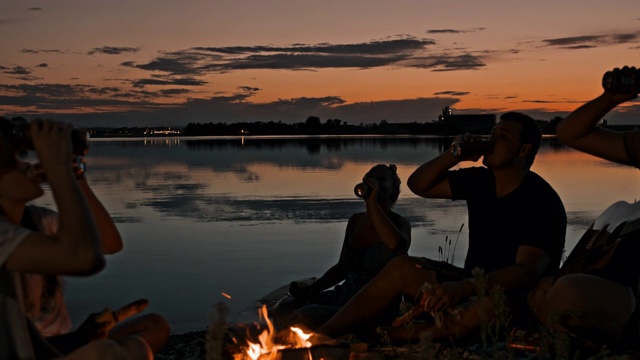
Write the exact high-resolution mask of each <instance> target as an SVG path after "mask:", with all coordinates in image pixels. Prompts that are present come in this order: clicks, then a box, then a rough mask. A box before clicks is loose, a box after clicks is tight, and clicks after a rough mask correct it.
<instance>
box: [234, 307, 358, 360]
mask: <svg viewBox="0 0 640 360" xmlns="http://www.w3.org/2000/svg"><path fill="white" fill-rule="evenodd" d="M258 313H259V315H260V320H263V321H264V325H262V326H258V327H257V329H258V331H259V334H253V335H252V334H251V332H252V330H254V331H253V332H255V329H254V328H247V329H246V330H247V334H246V339H244V340H238V339H235V338H234V342H235V341H238V342H237V343H236V346H235V349H236V351H235V352H234V353H233V360H319V359H324V360H330V359H349V354H350V347H349V346H348V345H347V346H346V347H345V346H344V345H313V344H311V342H309V338H311V336H313V333H305V332H304V331H303V330H302V329H300V328H297V327H290V328H289V329H286V330H282V331H279V332H276V330H275V327H274V325H273V322H272V321H271V319H269V316H268V313H267V307H266V306H264V305H263V306H262V307H261V308H260V309H259V311H258Z"/></svg>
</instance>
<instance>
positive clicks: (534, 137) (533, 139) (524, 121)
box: [500, 111, 542, 167]
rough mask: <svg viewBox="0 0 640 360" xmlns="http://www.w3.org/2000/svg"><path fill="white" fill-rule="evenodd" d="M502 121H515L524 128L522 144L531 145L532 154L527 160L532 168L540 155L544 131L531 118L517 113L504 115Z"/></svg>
mask: <svg viewBox="0 0 640 360" xmlns="http://www.w3.org/2000/svg"><path fill="white" fill-rule="evenodd" d="M500 120H510V121H515V122H517V123H518V124H520V125H521V126H522V131H521V132H520V142H521V143H522V144H530V145H531V152H530V153H529V155H528V156H527V159H526V161H527V165H528V166H529V167H531V165H533V160H535V158H536V154H537V153H538V149H540V142H541V141H542V131H541V130H540V127H539V126H538V124H536V121H535V120H534V119H533V118H532V117H531V116H529V115H525V114H523V113H520V112H515V111H512V112H508V113H504V114H502V116H500Z"/></svg>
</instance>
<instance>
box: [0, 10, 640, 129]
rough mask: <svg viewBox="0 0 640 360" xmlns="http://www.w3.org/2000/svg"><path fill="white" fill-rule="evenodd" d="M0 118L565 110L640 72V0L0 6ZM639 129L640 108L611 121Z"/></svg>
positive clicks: (280, 117) (153, 120)
mask: <svg viewBox="0 0 640 360" xmlns="http://www.w3.org/2000/svg"><path fill="white" fill-rule="evenodd" d="M0 46H1V48H2V56H1V57H0V115H4V116H8V117H11V116H17V115H22V116H24V117H26V118H34V117H54V118H57V119H61V120H66V121H72V122H74V123H75V124H77V125H81V126H149V125H163V126H165V125H171V126H183V125H186V124H187V123H189V122H215V123H217V122H227V123H231V122H239V121H251V122H253V121H282V122H287V123H295V122H303V121H305V120H306V118H307V117H308V116H311V115H315V116H319V117H320V118H321V120H322V121H323V122H324V121H325V120H326V119H329V118H331V119H335V118H338V119H341V120H343V121H346V122H348V123H350V124H359V123H370V122H376V123H377V122H380V121H381V120H387V121H388V122H413V121H417V122H426V121H432V120H434V119H436V118H437V116H438V114H439V113H440V112H441V110H442V108H443V107H445V106H450V107H451V108H452V109H453V111H454V113H498V114H499V113H501V112H505V111H511V110H515V111H524V112H526V113H528V114H530V115H532V116H534V117H535V118H538V119H545V120H547V119H551V118H553V117H554V116H564V115H566V114H567V113H568V112H569V111H571V110H573V109H574V108H576V107H577V106H579V105H580V104H581V103H583V102H585V101H587V100H589V99H591V98H593V97H595V96H597V95H598V94H599V93H600V92H601V91H602V90H601V86H600V81H601V78H602V74H603V73H604V72H605V71H607V70H609V69H611V68H614V67H620V66H623V65H629V66H640V3H638V0H624V1H601V0H598V1H595V0H562V1H558V0H554V1H547V0H539V1H516V0H510V1H507V0H501V1H498V0H490V1H477V0H467V1H462V0H450V1H425V0H422V1H418V0H406V1H402V0H399V1H381V0H368V1H348V0H342V1H333V0H331V1H302V0H296V1H290V0H278V1H275V0H273V1H267V0H233V1H226V0H224V1H221V0H211V1H205V0H153V1H151V0H148V1H143V0H138V1H123V0H110V1H98V0H57V1H44V0H41V1H25V0H1V1H0ZM607 119H608V120H609V121H610V122H612V123H634V122H637V123H640V102H639V101H637V100H636V101H634V102H630V103H628V104H626V106H624V107H621V108H620V109H619V110H618V111H615V112H613V113H611V114H609V115H608V116H607Z"/></svg>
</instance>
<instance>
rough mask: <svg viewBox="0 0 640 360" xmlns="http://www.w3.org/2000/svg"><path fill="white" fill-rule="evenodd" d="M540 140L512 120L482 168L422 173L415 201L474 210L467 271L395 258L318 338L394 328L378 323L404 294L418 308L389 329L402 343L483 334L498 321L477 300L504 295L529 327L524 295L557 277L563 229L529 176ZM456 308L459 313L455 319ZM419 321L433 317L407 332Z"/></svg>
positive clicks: (450, 163) (552, 199) (561, 213)
mask: <svg viewBox="0 0 640 360" xmlns="http://www.w3.org/2000/svg"><path fill="white" fill-rule="evenodd" d="M541 138H542V134H541V132H540V129H539V128H538V126H537V125H536V124H535V122H534V120H533V119H532V118H531V117H529V116H527V115H524V114H521V113H513V112H510V113H505V114H503V115H502V116H501V117H500V121H499V122H498V123H497V124H496V125H495V127H494V128H493V130H492V134H491V142H492V143H493V149H491V150H490V151H489V152H488V153H487V154H485V155H484V157H483V160H482V163H483V165H484V167H469V168H462V169H458V170H451V168H453V167H454V166H456V165H458V164H459V163H460V162H461V161H477V160H478V159H479V158H480V156H481V154H474V153H471V154H469V155H467V157H462V158H461V157H456V155H455V154H453V153H452V151H449V150H447V151H445V152H444V153H442V154H440V155H438V156H437V157H435V158H433V159H431V160H430V161H428V162H426V163H424V164H423V165H421V166H420V167H419V168H418V169H416V170H415V171H414V172H413V174H411V176H410V177H409V179H408V182H407V183H408V186H409V188H410V189H411V191H413V192H414V193H415V194H417V195H419V196H421V197H425V198H441V199H452V200H465V201H466V203H467V209H468V211H469V215H468V217H469V222H468V223H469V249H468V251H467V256H466V259H465V264H464V267H463V268H460V267H457V266H454V265H453V264H449V263H446V262H438V261H433V260H431V259H427V258H418V257H409V256H400V257H397V258H395V259H393V260H392V261H390V262H389V263H388V264H387V266H386V267H385V268H384V269H383V270H382V271H381V272H380V273H379V274H378V275H377V276H376V277H375V278H374V279H373V280H372V281H371V282H369V284H367V285H366V286H365V287H364V288H362V290H360V292H358V293H357V294H356V295H355V296H354V297H353V298H351V300H350V301H349V302H348V303H347V304H346V305H345V306H343V307H342V308H341V309H340V311H338V313H336V315H335V316H334V317H332V318H331V319H330V320H328V321H327V322H326V323H325V324H324V325H322V326H321V327H320V328H318V332H320V333H321V334H324V335H328V336H340V335H343V334H345V333H347V332H349V331H352V330H356V329H358V328H359V327H360V328H361V327H363V326H371V325H374V326H378V325H389V324H381V323H376V322H373V323H372V322H371V319H373V318H374V316H375V315H376V314H378V313H380V312H381V311H383V310H385V309H388V308H389V306H390V305H391V303H392V300H393V299H395V298H396V297H397V296H398V295H405V296H408V297H415V298H416V303H415V305H414V308H413V309H412V311H411V312H409V313H408V314H410V315H411V316H409V317H408V318H404V317H401V318H399V319H398V320H399V321H397V322H394V324H393V325H394V326H396V327H393V328H388V329H385V330H386V331H387V335H388V336H389V337H391V338H392V339H394V340H402V341H405V340H410V339H416V338H418V337H419V336H421V335H425V336H428V337H430V338H431V339H433V340H436V341H441V340H447V339H449V338H462V337H466V336H470V335H473V334H477V333H478V330H479V328H480V325H481V323H482V321H483V319H486V320H489V321H490V320H491V319H492V317H493V316H494V309H495V308H496V307H497V305H495V304H494V303H493V301H492V299H491V298H490V297H481V296H479V295H480V294H481V293H482V292H483V291H485V292H486V293H489V292H490V291H491V290H492V289H498V288H501V289H503V290H504V294H505V295H506V299H507V305H508V306H509V307H510V308H512V309H513V311H512V312H511V314H512V315H513V317H514V320H516V321H526V320H528V318H527V317H526V316H521V317H520V318H518V319H516V317H517V316H518V315H520V314H523V313H522V309H523V308H526V297H525V295H526V293H527V290H528V289H531V288H532V287H533V286H534V285H535V284H536V282H537V281H538V280H539V279H540V278H541V277H542V276H543V275H550V274H555V273H556V271H557V270H558V267H559V264H560V258H561V255H562V249H563V247H564V239H565V230H566V229H565V228H566V214H565V210H564V207H563V205H562V201H561V200H560V198H559V197H558V195H557V194H556V192H555V191H554V190H553V188H552V187H551V186H550V185H549V184H548V183H547V182H546V181H545V180H543V179H542V178H541V177H540V176H538V175H537V174H535V173H534V172H532V171H531V170H530V167H531V165H532V164H533V161H534V159H535V156H536V153H537V151H538V148H539V146H540V142H541ZM459 140H462V139H459ZM468 140H469V141H472V140H473V139H472V138H470V139H468ZM474 268H480V269H482V270H484V277H483V279H484V280H483V281H482V282H483V283H482V284H480V283H478V282H477V281H478V278H474V275H473V274H472V270H473V269H474ZM454 308H455V309H456V311H455V312H453V311H449V310H452V309H454ZM421 312H424V313H426V314H429V313H431V314H433V315H434V317H433V318H431V319H430V320H429V319H426V321H425V322H424V323H423V324H421V325H420V324H419V325H417V326H415V327H414V326H409V327H403V326H401V325H403V323H406V322H408V321H409V320H411V318H412V317H413V316H414V315H418V314H419V313H421ZM438 314H440V315H442V316H440V315H438ZM436 315H437V316H436ZM320 338H321V337H320Z"/></svg>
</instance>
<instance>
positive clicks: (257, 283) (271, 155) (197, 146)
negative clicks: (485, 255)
mask: <svg viewBox="0 0 640 360" xmlns="http://www.w3.org/2000/svg"><path fill="white" fill-rule="evenodd" d="M449 144H450V139H440V138H432V137H340V138H324V137H315V138H303V137H297V138H283V137H273V138H255V137H245V138H244V140H243V139H241V138H236V137H233V138H222V139H206V138H196V139H184V138H166V139H157V138H154V139H136V140H129V139H127V140H100V139H98V140H95V141H93V143H92V144H91V149H90V153H89V156H88V157H87V162H88V166H89V169H88V178H89V180H90V182H91V184H92V186H93V188H94V191H95V192H96V193H97V194H98V196H99V197H100V198H101V199H102V200H103V202H104V203H105V206H106V207H107V209H109V211H110V212H111V213H112V215H113V216H114V219H115V220H116V222H117V225H118V228H119V229H120V231H121V232H122V234H123V237H124V240H125V250H124V251H123V252H122V253H120V254H117V255H115V256H113V257H110V258H109V266H108V268H107V270H106V271H104V272H103V273H102V274H100V275H99V276H97V277H92V278H89V279H72V280H70V281H69V290H68V291H69V305H70V306H71V308H72V317H74V321H76V323H77V322H78V321H81V320H82V319H83V318H84V317H85V316H86V314H87V313H89V312H95V311H96V310H99V309H102V308H103V307H104V306H113V307H117V306H120V305H122V304H124V303H127V302H129V301H130V300H133V299H134V298H136V297H147V298H149V299H150V300H151V309H150V310H152V311H158V312H162V313H163V314H167V316H168V318H169V319H170V321H171V323H172V326H173V327H174V330H175V331H187V330H195V329H202V328H204V327H205V326H206V325H207V321H208V312H209V310H210V309H211V306H212V304H213V303H214V302H217V301H224V302H227V303H228V304H229V306H230V307H231V308H232V310H234V311H235V310H239V309H241V308H243V307H244V306H246V305H247V304H249V303H250V302H251V301H252V300H254V299H256V298H258V297H259V296H260V295H263V294H264V293H267V292H268V291H270V290H272V289H273V288H275V287H277V286H280V285H282V284H284V283H286V282H288V281H290V280H294V279H297V278H301V277H306V276H314V275H316V276H317V275H320V274H321V273H322V271H324V270H326V269H327V268H328V266H330V265H332V264H333V263H334V262H335V261H336V260H337V257H338V255H339V250H340V249H339V247H340V244H341V242H342V236H344V227H345V226H346V222H347V220H348V218H349V216H350V215H351V214H353V213H354V212H357V211H361V210H362V207H363V202H362V200H359V199H357V198H355V196H354V195H353V186H354V185H355V184H356V183H358V182H360V180H361V178H362V176H363V175H364V174H365V173H366V172H367V171H368V170H369V169H370V168H371V166H373V165H375V164H377V163H384V164H389V163H395V164H396V165H397V166H398V175H399V176H400V178H401V180H402V185H401V194H400V198H399V200H398V202H397V205H396V209H395V210H396V211H397V212H398V213H400V214H402V215H403V216H405V217H406V218H407V219H409V221H410V222H411V224H412V237H413V242H412V247H411V249H410V253H411V254H413V255H419V256H430V257H434V258H437V257H438V253H437V249H438V247H439V246H441V245H442V244H443V241H444V240H445V239H446V238H449V239H452V238H455V239H457V240H459V243H458V245H457V247H456V252H455V254H453V255H455V260H456V262H460V263H461V262H462V261H463V260H464V254H465V252H466V242H467V229H466V226H465V222H466V220H467V219H466V207H465V204H464V203H461V202H452V201H449V200H427V199H422V198H419V197H417V196H415V195H413V194H412V193H411V192H410V191H409V190H408V189H407V188H406V185H405V184H406V179H407V177H408V176H409V175H410V174H411V172H413V170H415V168H416V167H417V166H419V165H420V164H422V163H423V162H424V161H426V160H428V159H430V158H432V157H434V156H436V155H437V154H439V153H440V152H441V151H443V149H445V148H447V147H448V146H449ZM463 165H464V166H473V165H474V164H473V163H465V164H463ZM533 170H534V171H536V172H537V173H539V174H540V175H541V176H543V177H544V178H545V179H547V181H548V182H549V183H550V184H551V185H552V186H554V188H555V189H556V191H557V192H558V193H559V194H560V196H561V198H562V199H563V201H564V203H565V207H566V209H567V213H568V217H569V228H568V236H567V238H568V242H567V244H568V247H569V248H570V247H572V246H573V244H575V241H576V240H577V238H578V237H579V236H580V235H581V234H582V232H583V231H584V230H585V229H586V227H587V226H588V225H589V224H590V223H591V222H592V221H593V219H594V218H595V217H596V216H597V215H598V214H599V213H600V212H601V211H602V210H604V209H605V208H606V207H607V206H608V205H609V204H611V203H613V201H615V200H627V201H633V200H634V199H636V198H637V197H638V195H637V194H639V193H640V192H639V191H638V190H640V189H639V187H638V184H640V181H639V180H640V178H638V176H639V173H638V171H637V170H636V169H633V168H630V167H624V166H619V165H615V164H611V163H609V162H606V161H602V160H600V159H597V158H594V157H591V156H588V155H585V154H582V153H579V152H577V151H574V150H571V149H568V148H566V147H564V146H563V145H562V144H560V143H559V142H557V141H555V139H545V140H544V141H543V144H542V146H541V149H540V152H539V155H538V157H537V159H536V162H535V164H534V167H533ZM40 203H42V204H47V205H51V204H52V203H53V201H52V199H51V197H50V195H48V196H47V197H45V198H44V199H42V200H41V201H40ZM461 227H462V231H461V232H460V233H459V234H458V231H459V229H460V228H461ZM452 257H453V256H452ZM221 292H225V293H228V294H231V295H232V299H226V298H223V297H221V296H220V295H219V294H220V293H221ZM185 304H188V305H185ZM74 309H75V310H74Z"/></svg>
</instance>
